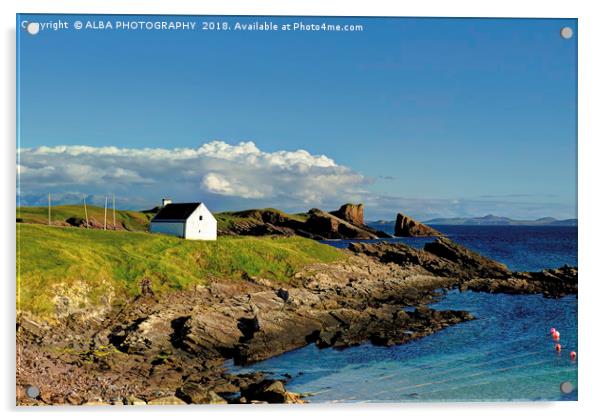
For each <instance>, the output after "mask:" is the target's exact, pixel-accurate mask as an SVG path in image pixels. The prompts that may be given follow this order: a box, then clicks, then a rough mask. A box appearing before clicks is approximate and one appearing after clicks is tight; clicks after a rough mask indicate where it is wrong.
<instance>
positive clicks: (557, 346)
mask: <svg viewBox="0 0 602 420" xmlns="http://www.w3.org/2000/svg"><path fill="white" fill-rule="evenodd" d="M560 350H562V346H561V345H560V344H559V343H556V351H557V352H560Z"/></svg>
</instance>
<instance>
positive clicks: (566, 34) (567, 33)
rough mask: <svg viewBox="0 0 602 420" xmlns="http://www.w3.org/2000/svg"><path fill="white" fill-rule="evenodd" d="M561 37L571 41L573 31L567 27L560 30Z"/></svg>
mask: <svg viewBox="0 0 602 420" xmlns="http://www.w3.org/2000/svg"><path fill="white" fill-rule="evenodd" d="M560 36H561V37H563V38H564V39H571V38H572V37H573V29H572V28H569V27H568V26H565V27H564V28H562V29H561V30H560Z"/></svg>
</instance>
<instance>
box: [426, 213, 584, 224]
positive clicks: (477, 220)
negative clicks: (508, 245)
mask: <svg viewBox="0 0 602 420" xmlns="http://www.w3.org/2000/svg"><path fill="white" fill-rule="evenodd" d="M424 223H426V224H427V225H465V226H478V225H483V226H577V219H564V220H558V219H555V218H553V217H542V218H539V219H536V220H516V219H511V218H509V217H502V216H494V215H492V214H488V215H487V216H483V217H454V218H438V219H431V220H427V221H425V222H424Z"/></svg>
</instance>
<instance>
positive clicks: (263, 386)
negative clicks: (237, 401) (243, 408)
mask: <svg viewBox="0 0 602 420" xmlns="http://www.w3.org/2000/svg"><path fill="white" fill-rule="evenodd" d="M241 395H242V397H243V398H245V399H246V400H247V401H265V402H268V403H272V404H274V403H276V404H283V403H286V402H288V393H287V392H286V389H285V388H284V384H283V383H282V382H281V381H276V380H272V379H264V380H263V381H261V382H259V383H256V384H251V385H249V386H248V387H247V388H245V389H243V390H242V392H241Z"/></svg>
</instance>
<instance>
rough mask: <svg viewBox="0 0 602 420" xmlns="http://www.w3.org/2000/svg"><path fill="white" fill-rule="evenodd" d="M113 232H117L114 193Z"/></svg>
mask: <svg viewBox="0 0 602 420" xmlns="http://www.w3.org/2000/svg"><path fill="white" fill-rule="evenodd" d="M113 230H117V225H116V224H115V193H113Z"/></svg>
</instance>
